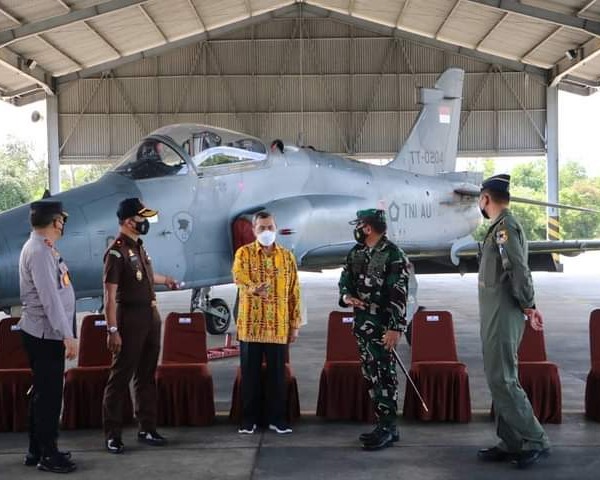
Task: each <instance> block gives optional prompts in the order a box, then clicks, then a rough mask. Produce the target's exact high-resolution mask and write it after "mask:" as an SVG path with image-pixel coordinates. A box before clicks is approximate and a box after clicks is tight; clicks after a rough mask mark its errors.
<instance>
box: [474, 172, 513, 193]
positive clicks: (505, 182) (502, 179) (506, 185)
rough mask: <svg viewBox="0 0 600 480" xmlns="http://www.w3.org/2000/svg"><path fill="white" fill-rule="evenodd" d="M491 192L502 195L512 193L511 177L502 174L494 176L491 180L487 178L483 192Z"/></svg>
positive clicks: (482, 184)
mask: <svg viewBox="0 0 600 480" xmlns="http://www.w3.org/2000/svg"><path fill="white" fill-rule="evenodd" d="M484 190H491V191H494V192H500V193H510V175H507V174H506V173H501V174H499V175H494V176H492V177H490V178H486V179H485V180H484V181H483V182H482V183H481V191H482V192H483V191H484Z"/></svg>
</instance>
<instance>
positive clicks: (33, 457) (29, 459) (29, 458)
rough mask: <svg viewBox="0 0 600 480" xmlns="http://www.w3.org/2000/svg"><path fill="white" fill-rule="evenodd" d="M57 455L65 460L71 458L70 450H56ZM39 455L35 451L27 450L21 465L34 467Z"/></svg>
mask: <svg viewBox="0 0 600 480" xmlns="http://www.w3.org/2000/svg"><path fill="white" fill-rule="evenodd" d="M58 454H59V455H62V456H63V457H65V458H66V459H67V460H71V452H60V451H59V452H58ZM40 457H41V455H39V454H37V453H31V452H27V455H25V459H24V460H23V465H25V466H27V467H35V466H36V465H37V464H38V463H40Z"/></svg>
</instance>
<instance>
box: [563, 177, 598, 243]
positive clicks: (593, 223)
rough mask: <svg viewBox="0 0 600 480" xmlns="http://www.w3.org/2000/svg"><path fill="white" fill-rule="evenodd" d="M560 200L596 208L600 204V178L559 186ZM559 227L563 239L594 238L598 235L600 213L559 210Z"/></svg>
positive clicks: (569, 203)
mask: <svg viewBox="0 0 600 480" xmlns="http://www.w3.org/2000/svg"><path fill="white" fill-rule="evenodd" d="M560 200H561V202H562V203H566V204H568V205H575V206H579V207H586V208H597V206H598V205H600V179H599V178H598V177H596V178H594V179H587V178H586V179H582V180H577V181H575V182H574V183H573V184H572V185H571V186H570V187H566V188H561V192H560ZM560 228H561V232H562V237H563V238H565V239H573V238H596V237H598V236H600V215H599V214H594V213H588V212H578V211H575V210H561V212H560Z"/></svg>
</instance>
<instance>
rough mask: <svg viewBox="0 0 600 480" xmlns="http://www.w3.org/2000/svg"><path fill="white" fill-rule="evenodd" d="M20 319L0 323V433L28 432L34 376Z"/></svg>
mask: <svg viewBox="0 0 600 480" xmlns="http://www.w3.org/2000/svg"><path fill="white" fill-rule="evenodd" d="M19 320H20V319H19V318H15V317H9V318H4V319H3V320H0V432H22V431H24V430H27V420H28V413H29V412H28V405H29V402H28V399H27V391H28V390H29V388H30V387H31V385H32V383H33V375H32V373H31V369H30V368H29V359H28V357H27V352H25V349H24V348H23V345H22V341H21V334H20V331H19V327H18V326H17V323H18V322H19Z"/></svg>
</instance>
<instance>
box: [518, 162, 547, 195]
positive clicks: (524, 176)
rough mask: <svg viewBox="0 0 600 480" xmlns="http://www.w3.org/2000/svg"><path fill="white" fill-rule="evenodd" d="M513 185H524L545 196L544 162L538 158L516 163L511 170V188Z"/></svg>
mask: <svg viewBox="0 0 600 480" xmlns="http://www.w3.org/2000/svg"><path fill="white" fill-rule="evenodd" d="M514 186H520V187H525V188H527V189H529V190H532V191H534V192H539V193H542V195H544V196H545V195H546V162H545V161H544V160H543V159H539V160H532V161H530V162H527V163H522V164H520V165H517V166H516V167H515V168H513V170H512V172H511V188H512V187H514ZM536 198H537V197H536Z"/></svg>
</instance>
